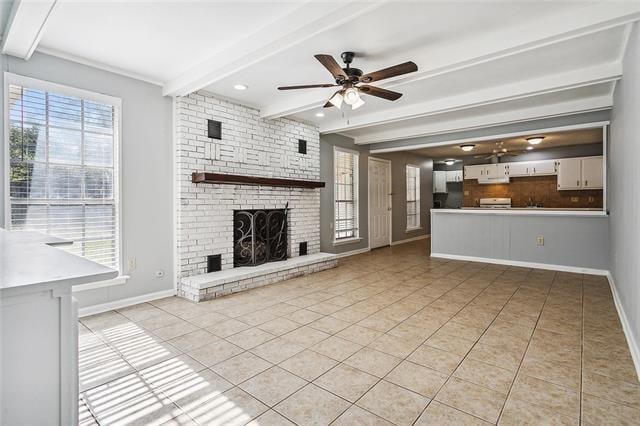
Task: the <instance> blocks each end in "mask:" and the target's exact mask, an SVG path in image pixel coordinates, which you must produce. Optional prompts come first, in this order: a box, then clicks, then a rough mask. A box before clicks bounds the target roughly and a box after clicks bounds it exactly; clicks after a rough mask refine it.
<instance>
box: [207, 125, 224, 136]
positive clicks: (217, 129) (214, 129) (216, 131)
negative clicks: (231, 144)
mask: <svg viewBox="0 0 640 426" xmlns="http://www.w3.org/2000/svg"><path fill="white" fill-rule="evenodd" d="M207 136H208V137H210V138H211V139H222V123H221V122H219V121H216V120H207Z"/></svg>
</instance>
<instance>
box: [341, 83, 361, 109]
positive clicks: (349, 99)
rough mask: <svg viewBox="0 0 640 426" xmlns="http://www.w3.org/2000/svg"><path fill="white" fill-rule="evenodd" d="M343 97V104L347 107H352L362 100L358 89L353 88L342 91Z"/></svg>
mask: <svg viewBox="0 0 640 426" xmlns="http://www.w3.org/2000/svg"><path fill="white" fill-rule="evenodd" d="M343 96H344V103H345V104H347V105H353V104H355V103H357V102H358V101H361V100H362V99H360V93H358V89H356V88H355V87H349V88H348V89H347V90H345V91H344V95H343Z"/></svg>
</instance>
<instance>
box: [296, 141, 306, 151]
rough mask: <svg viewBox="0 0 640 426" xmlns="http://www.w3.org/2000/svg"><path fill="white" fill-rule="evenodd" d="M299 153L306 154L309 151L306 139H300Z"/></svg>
mask: <svg viewBox="0 0 640 426" xmlns="http://www.w3.org/2000/svg"><path fill="white" fill-rule="evenodd" d="M298 153H299V154H306V153H307V141H305V140H304V139H298Z"/></svg>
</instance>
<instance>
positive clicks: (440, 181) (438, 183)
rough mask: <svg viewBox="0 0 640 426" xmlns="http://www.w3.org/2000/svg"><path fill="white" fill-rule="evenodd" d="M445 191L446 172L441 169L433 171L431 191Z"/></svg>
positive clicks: (435, 192)
mask: <svg viewBox="0 0 640 426" xmlns="http://www.w3.org/2000/svg"><path fill="white" fill-rule="evenodd" d="M446 192H447V172H445V171H443V170H435V171H434V172H433V193H434V194H437V193H446Z"/></svg>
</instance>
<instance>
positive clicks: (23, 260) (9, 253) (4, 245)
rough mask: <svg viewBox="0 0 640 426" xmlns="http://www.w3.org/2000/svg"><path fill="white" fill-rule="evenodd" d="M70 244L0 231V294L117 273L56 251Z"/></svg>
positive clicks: (72, 282) (94, 280) (37, 234)
mask: <svg viewBox="0 0 640 426" xmlns="http://www.w3.org/2000/svg"><path fill="white" fill-rule="evenodd" d="M63 244H71V242H70V241H67V240H63V239H60V238H55V237H51V236H49V235H45V234H41V233H38V232H26V231H7V230H4V229H0V292H2V293H6V292H7V291H13V290H15V291H20V290H24V291H27V290H29V291H37V290H40V289H42V288H45V287H52V286H56V285H69V286H72V285H77V284H86V283H90V282H97V281H104V280H108V279H111V278H115V277H116V276H117V275H118V271H116V270H114V269H111V268H108V267H106V266H102V265H100V264H98V263H95V262H92V261H90V260H87V259H84V258H82V257H80V256H76V255H74V254H71V253H68V252H66V251H64V250H61V249H59V248H56V247H55V246H56V245H63Z"/></svg>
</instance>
